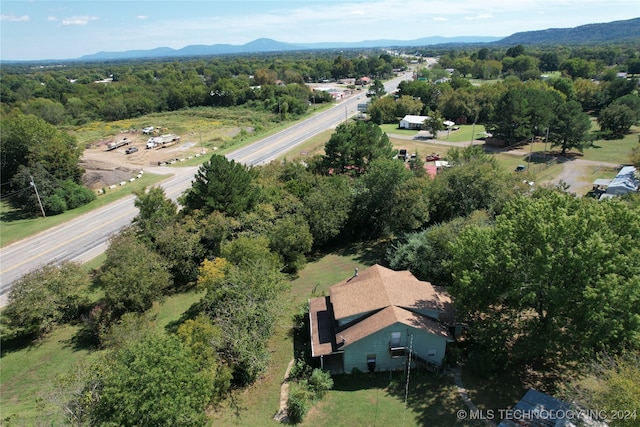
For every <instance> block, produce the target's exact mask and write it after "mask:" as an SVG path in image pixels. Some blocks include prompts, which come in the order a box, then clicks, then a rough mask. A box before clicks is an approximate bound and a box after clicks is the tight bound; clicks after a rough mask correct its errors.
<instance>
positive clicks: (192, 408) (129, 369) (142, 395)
mask: <svg viewBox="0 0 640 427" xmlns="http://www.w3.org/2000/svg"><path fill="white" fill-rule="evenodd" d="M101 363H103V364H104V365H105V366H104V367H101V368H100V369H99V371H98V372H99V373H98V375H97V378H95V380H94V381H95V382H97V383H98V384H99V391H98V396H99V398H98V399H97V401H96V402H95V406H94V407H93V408H92V410H91V415H92V416H91V419H92V421H93V423H95V424H99V425H118V426H149V427H151V426H153V427H156V426H176V425H180V426H205V425H207V417H206V414H205V409H206V407H207V406H208V404H209V403H210V402H211V399H212V391H213V390H214V378H213V377H212V376H211V375H208V374H207V372H203V371H201V370H200V367H199V366H198V363H197V361H196V360H195V359H194V358H193V356H192V354H191V352H190V351H189V350H188V349H186V348H185V347H184V345H183V344H182V343H181V342H180V341H179V340H178V339H177V338H175V337H171V336H168V337H154V336H151V337H149V338H146V339H143V340H141V341H138V342H134V343H132V344H131V345H130V346H127V347H124V348H122V349H121V350H118V351H116V352H115V353H113V354H112V356H111V357H109V358H106V357H105V358H104V359H103V360H102V361H101Z"/></svg>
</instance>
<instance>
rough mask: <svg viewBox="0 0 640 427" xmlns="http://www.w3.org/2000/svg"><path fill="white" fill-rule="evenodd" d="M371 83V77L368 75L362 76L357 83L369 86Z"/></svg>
mask: <svg viewBox="0 0 640 427" xmlns="http://www.w3.org/2000/svg"><path fill="white" fill-rule="evenodd" d="M370 84H371V78H370V77H367V76H363V77H360V78H359V79H358V80H356V85H358V86H367V85H370Z"/></svg>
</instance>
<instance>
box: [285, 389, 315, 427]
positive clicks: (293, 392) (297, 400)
mask: <svg viewBox="0 0 640 427" xmlns="http://www.w3.org/2000/svg"><path fill="white" fill-rule="evenodd" d="M310 406H311V393H310V392H309V390H308V385H307V383H306V381H301V382H300V383H298V384H292V385H291V388H290V389H289V398H288V399H287V414H288V415H289V421H290V422H291V423H293V424H298V423H300V422H302V420H303V419H304V416H305V415H307V412H309V408H310Z"/></svg>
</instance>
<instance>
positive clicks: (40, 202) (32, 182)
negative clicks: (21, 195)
mask: <svg viewBox="0 0 640 427" xmlns="http://www.w3.org/2000/svg"><path fill="white" fill-rule="evenodd" d="M29 177H30V178H31V181H30V182H29V184H30V185H31V186H32V187H33V189H34V190H36V197H37V198H38V204H39V205H40V212H42V217H43V218H46V217H47V216H46V215H45V214H44V208H43V207H42V200H40V194H38V187H36V183H35V181H34V180H33V175H29Z"/></svg>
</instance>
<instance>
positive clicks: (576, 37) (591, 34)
mask: <svg viewBox="0 0 640 427" xmlns="http://www.w3.org/2000/svg"><path fill="white" fill-rule="evenodd" d="M635 39H640V18H633V19H629V20H625V21H614V22H610V23H603V24H587V25H581V26H579V27H575V28H550V29H546V30H540V31H526V32H520V33H515V34H513V35H511V36H509V37H505V38H500V37H476V36H461V37H441V36H433V37H424V38H420V39H414V40H364V41H359V42H325V43H297V44H293V43H285V42H280V41H277V40H273V39H270V38H266V37H261V38H258V39H255V40H253V41H250V42H248V43H246V44H244V45H231V44H214V45H189V46H185V47H183V48H181V49H172V48H169V47H158V48H155V49H148V50H129V51H125V52H99V53H95V54H92V55H85V56H83V57H81V58H78V60H81V61H101V60H117V59H134V58H161V57H188V56H213V55H225V54H241V53H262V52H282V51H292V50H313V49H349V48H353V49H358V48H377V47H380V48H382V47H394V48H402V47H418V46H431V45H441V44H458V45H459V44H472V43H473V44H477V43H494V44H500V45H509V44H511V45H513V44H535V43H539V44H578V43H598V42H609V41H616V40H635Z"/></svg>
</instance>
